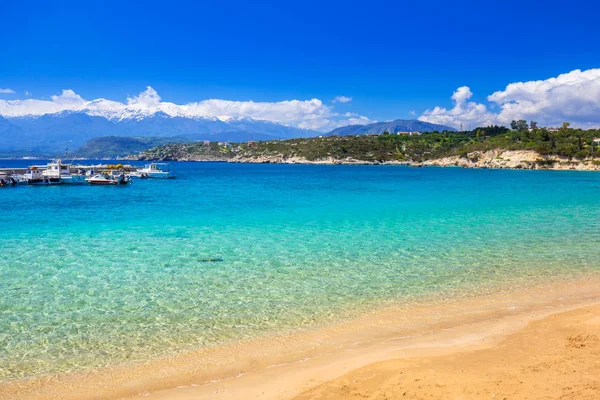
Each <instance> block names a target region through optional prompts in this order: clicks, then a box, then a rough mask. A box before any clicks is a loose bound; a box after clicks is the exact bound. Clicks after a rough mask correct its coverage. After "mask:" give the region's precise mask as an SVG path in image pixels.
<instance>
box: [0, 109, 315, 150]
mask: <svg viewBox="0 0 600 400" xmlns="http://www.w3.org/2000/svg"><path fill="white" fill-rule="evenodd" d="M317 135H319V133H318V132H315V131H310V130H305V129H299V128H294V127H290V126H285V125H282V124H277V123H273V122H268V121H261V120H255V119H252V118H230V119H228V120H226V121H221V120H220V119H218V118H202V117H193V118H191V117H181V116H170V115H168V114H166V113H163V112H157V113H154V114H152V115H144V116H138V117H136V118H122V119H116V118H112V119H109V118H106V117H105V116H100V115H89V114H87V113H85V112H73V111H63V112H59V113H55V114H45V115H41V116H25V117H10V118H6V117H1V116H0V150H5V151H7V150H10V151H15V150H24V151H25V150H26V151H35V152H38V153H52V152H63V151H64V150H65V148H69V149H71V150H74V149H78V148H79V147H81V146H82V145H84V144H85V143H86V142H87V141H89V140H90V139H93V138H96V137H105V136H114V137H163V138H175V137H176V138H180V139H186V140H190V141H195V140H210V141H238V142H244V141H248V140H274V139H288V138H297V137H311V136H317ZM179 141H180V142H181V140H179Z"/></svg>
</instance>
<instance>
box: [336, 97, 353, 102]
mask: <svg viewBox="0 0 600 400" xmlns="http://www.w3.org/2000/svg"><path fill="white" fill-rule="evenodd" d="M351 101H352V97H347V96H336V97H335V98H334V99H333V102H334V103H350V102H351Z"/></svg>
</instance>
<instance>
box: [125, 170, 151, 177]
mask: <svg viewBox="0 0 600 400" xmlns="http://www.w3.org/2000/svg"><path fill="white" fill-rule="evenodd" d="M128 176H129V177H130V178H131V179H147V178H148V175H147V174H146V173H145V172H140V171H134V172H130V173H129V175H128Z"/></svg>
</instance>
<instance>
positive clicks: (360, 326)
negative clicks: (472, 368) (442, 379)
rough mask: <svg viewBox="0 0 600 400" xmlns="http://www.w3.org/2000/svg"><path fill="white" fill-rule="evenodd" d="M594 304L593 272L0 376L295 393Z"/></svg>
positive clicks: (9, 391)
mask: <svg viewBox="0 0 600 400" xmlns="http://www.w3.org/2000/svg"><path fill="white" fill-rule="evenodd" d="M591 304H600V279H598V277H597V276H593V279H591V278H589V277H588V278H585V279H582V280H581V281H577V282H569V283H566V284H557V283H552V284H548V285H544V286H539V287H535V288H530V289H525V290H518V291H514V292H508V293H501V294H494V295H488V296H483V297H477V298H472V299H465V300H458V301H450V302H442V303H439V304H437V303H436V304H423V305H420V306H411V307H410V308H406V309H403V308H402V307H393V308H390V309H386V310H381V311H378V312H376V313H373V314H371V315H367V316H364V317H361V318H359V319H358V320H354V321H349V322H345V323H342V324H338V325H334V326H329V327H324V328H319V329H315V330H307V331H305V332H299V333H295V334H293V335H289V336H275V337H269V338H261V339H259V340H253V341H250V342H247V343H240V344H236V345H228V346H223V347H221V348H213V349H206V350H202V351H197V352H193V353H188V354H182V355H178V356H175V357H170V358H163V359H158V360H152V361H148V362H145V363H140V364H135V365H130V366H121V367H114V368H110V369H100V370H94V371H87V372H84V373H76V374H63V375H47V376H40V377H35V378H31V379H28V380H23V381H11V382H5V383H3V384H0V397H1V398H11V399H57V398H61V399H81V400H83V399H119V398H132V397H134V398H135V397H136V396H144V397H145V398H150V399H188V398H194V399H196V398H227V399H233V398H240V399H241V398H249V397H257V396H258V397H259V398H265V399H269V398H277V399H280V398H281V399H283V398H291V397H293V396H296V395H299V394H301V393H302V392H303V391H304V390H306V389H310V388H314V387H317V386H319V385H321V384H323V383H325V382H327V381H330V380H332V379H336V378H339V377H340V376H342V375H344V374H346V373H348V372H350V371H352V370H355V369H358V368H362V367H365V366H367V365H369V364H372V363H376V362H380V361H385V360H390V359H395V358H401V357H408V356H411V357H418V356H424V355H443V354H449V353H453V352H456V351H460V350H461V349H463V350H464V349H470V350H477V349H479V348H485V347H486V346H490V345H491V344H493V343H498V342H499V341H500V340H502V339H503V338H506V337H507V335H509V334H513V333H515V332H517V331H519V329H523V328H524V327H525V326H526V325H527V323H528V322H529V321H531V320H539V319H541V318H544V317H547V316H548V315H551V314H553V313H556V312H559V311H564V310H568V309H577V308H580V307H584V306H589V305H591ZM250 393H253V395H252V396H250Z"/></svg>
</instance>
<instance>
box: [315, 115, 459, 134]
mask: <svg viewBox="0 0 600 400" xmlns="http://www.w3.org/2000/svg"><path fill="white" fill-rule="evenodd" d="M385 131H387V132H390V133H397V132H433V131H439V132H442V131H451V132H455V131H456V129H454V128H451V127H449V126H445V125H438V124H432V123H429V122H424V121H419V120H417V119H396V120H393V121H387V122H375V123H373V124H368V125H348V126H343V127H341V128H336V129H334V130H332V131H331V132H329V133H327V134H326V136H347V135H363V134H365V133H383V132H385Z"/></svg>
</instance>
